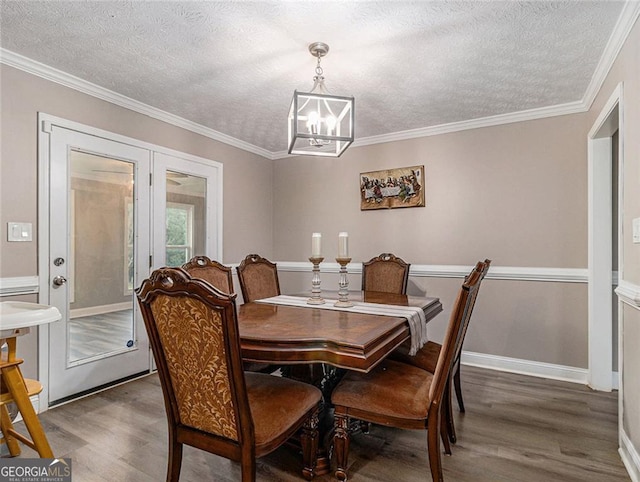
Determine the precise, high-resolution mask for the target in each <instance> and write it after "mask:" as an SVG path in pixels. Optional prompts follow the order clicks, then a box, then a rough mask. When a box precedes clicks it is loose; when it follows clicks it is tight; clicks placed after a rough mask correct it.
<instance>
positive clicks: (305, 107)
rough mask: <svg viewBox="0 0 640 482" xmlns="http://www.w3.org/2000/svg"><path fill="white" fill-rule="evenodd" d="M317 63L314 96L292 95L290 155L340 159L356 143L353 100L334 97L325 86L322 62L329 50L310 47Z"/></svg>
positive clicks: (327, 48)
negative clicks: (354, 137)
mask: <svg viewBox="0 0 640 482" xmlns="http://www.w3.org/2000/svg"><path fill="white" fill-rule="evenodd" d="M309 52H311V55H313V56H314V57H316V58H317V59H318V64H317V66H316V71H315V72H316V75H315V76H314V77H313V88H312V89H311V92H298V91H297V90H296V91H294V93H293V100H292V101H291V107H290V108H289V150H288V152H289V154H298V155H307V156H326V157H339V156H340V155H341V154H342V153H343V152H344V151H345V150H346V149H347V147H349V145H351V143H352V142H353V130H354V129H353V128H354V110H353V104H354V99H353V97H348V96H339V95H332V94H330V93H329V92H328V91H327V88H326V87H325V85H324V77H323V75H322V74H323V71H322V67H320V59H321V58H322V57H324V56H325V55H327V53H328V52H329V46H328V45H327V44H325V43H322V42H315V43H312V44H311V45H309Z"/></svg>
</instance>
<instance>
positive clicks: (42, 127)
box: [38, 112, 223, 412]
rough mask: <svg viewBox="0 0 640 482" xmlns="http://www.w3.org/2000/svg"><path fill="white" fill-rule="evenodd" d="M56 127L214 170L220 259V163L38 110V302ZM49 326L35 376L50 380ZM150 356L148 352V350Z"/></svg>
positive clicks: (43, 289)
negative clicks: (52, 131)
mask: <svg viewBox="0 0 640 482" xmlns="http://www.w3.org/2000/svg"><path fill="white" fill-rule="evenodd" d="M52 126H59V127H62V128H65V129H69V130H75V131H78V132H82V133H84V134H88V135H93V136H96V137H102V138H104V139H109V140H113V141H116V142H120V143H123V144H128V145H131V146H135V147H140V148H143V149H147V150H149V151H150V152H151V153H153V154H155V153H162V154H166V155H169V156H174V157H178V158H182V159H186V160H192V161H195V162H199V163H202V164H206V165H208V166H210V167H212V168H213V169H215V170H216V176H215V179H216V185H215V194H216V197H215V201H214V213H215V229H213V230H211V231H212V232H214V233H215V235H213V236H210V239H209V240H208V243H209V244H208V246H207V250H208V252H207V255H208V256H210V257H212V258H215V259H217V260H220V261H221V262H222V239H223V232H222V213H223V205H222V199H223V191H222V187H223V165H222V163H220V162H217V161H213V160H210V159H205V158H201V157H197V156H193V155H190V154H186V153H182V152H179V151H176V150H173V149H169V148H166V147H162V146H158V145H155V144H151V143H148V142H144V141H140V140H138V139H133V138H131V137H127V136H123V135H120V134H115V133H113V132H109V131H105V130H102V129H98V128H95V127H91V126H87V125H84V124H81V123H78V122H74V121H70V120H67V119H63V118H60V117H56V116H52V115H49V114H45V113H42V112H39V113H38V274H39V276H38V277H39V297H38V301H39V302H40V303H43V304H48V303H49V277H50V269H49V248H50V243H49V230H50V226H49V224H50V223H49V198H50V194H51V193H50V185H49V183H50V176H51V172H50V168H49V166H50V157H51V145H50V140H51V128H52ZM49 341H50V340H49V326H48V325H42V326H40V327H38V378H39V379H40V380H47V381H48V380H49ZM149 356H150V358H151V359H152V355H151V353H149ZM43 385H44V386H43V390H42V392H40V396H39V411H40V412H44V411H46V410H47V409H48V407H49V389H48V386H47V385H48V383H44V384H43Z"/></svg>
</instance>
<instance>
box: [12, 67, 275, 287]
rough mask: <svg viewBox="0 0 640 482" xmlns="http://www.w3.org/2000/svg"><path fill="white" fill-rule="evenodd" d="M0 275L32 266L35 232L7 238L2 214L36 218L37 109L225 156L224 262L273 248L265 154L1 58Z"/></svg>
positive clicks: (21, 272)
mask: <svg viewBox="0 0 640 482" xmlns="http://www.w3.org/2000/svg"><path fill="white" fill-rule="evenodd" d="M0 85H1V86H2V88H1V96H2V97H1V98H0V102H1V103H2V104H1V105H2V113H1V117H0V122H1V127H2V131H1V135H2V139H1V140H2V146H1V148H0V156H1V157H2V171H1V172H2V176H1V180H0V201H1V203H2V210H1V212H0V225H1V226H2V237H1V239H0V251H1V253H0V276H2V277H12V276H29V275H35V274H36V273H37V258H36V244H37V243H36V240H35V239H34V242H33V243H7V241H6V240H7V235H6V229H7V226H6V223H7V221H26V222H32V223H34V228H35V227H36V222H37V219H36V217H37V160H38V157H37V127H38V126H37V113H38V112H44V113H46V114H51V115H55V116H58V117H62V118H64V119H68V120H72V121H75V122H80V123H82V124H86V125H89V126H92V127H96V128H99V129H104V130H107V131H110V132H114V133H116V134H121V135H125V136H128V137H132V138H135V139H139V140H142V141H146V142H150V143H153V144H157V145H159V146H164V147H168V148H171V149H176V150H178V151H182V152H186V153H188V154H192V155H195V156H200V157H203V158H205V159H212V160H214V161H217V162H221V163H222V164H224V168H223V170H224V240H223V246H224V254H223V257H224V260H223V261H224V262H228V263H232V262H238V261H240V260H241V259H242V258H243V257H244V256H245V255H246V254H247V253H249V252H253V251H259V252H261V253H264V255H265V256H271V255H272V253H271V249H272V223H271V218H272V196H271V192H272V176H273V172H272V170H273V164H272V162H271V161H269V160H267V159H265V158H263V157H261V156H258V155H255V154H251V153H248V152H246V151H243V150H240V149H237V148H235V147H232V146H229V145H226V144H223V143H220V142H217V141H213V140H211V139H209V138H206V137H203V136H201V135H198V134H194V133H193V132H190V131H186V130H184V129H180V128H177V127H175V126H172V125H169V124H167V123H165V122H161V121H158V120H155V119H152V118H150V117H147V116H145V115H142V114H138V113H136V112H133V111H130V110H128V109H125V108H122V107H118V106H116V105H114V104H110V103H108V102H104V101H102V100H99V99H96V98H94V97H91V96H88V95H84V94H81V93H79V92H77V91H75V90H72V89H69V88H66V87H63V86H61V85H58V84H55V83H53V82H49V81H46V80H44V79H41V78H39V77H35V76H33V75H29V74H27V73H25V72H22V71H20V70H17V69H14V68H11V67H7V66H6V65H0Z"/></svg>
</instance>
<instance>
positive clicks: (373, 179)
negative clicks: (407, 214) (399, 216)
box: [360, 166, 425, 211]
mask: <svg viewBox="0 0 640 482" xmlns="http://www.w3.org/2000/svg"><path fill="white" fill-rule="evenodd" d="M424 205H425V203H424V166H413V167H400V168H395V169H384V170H382V171H370V172H362V173H360V210H361V211H369V210H372V209H395V208H415V207H423V206H424Z"/></svg>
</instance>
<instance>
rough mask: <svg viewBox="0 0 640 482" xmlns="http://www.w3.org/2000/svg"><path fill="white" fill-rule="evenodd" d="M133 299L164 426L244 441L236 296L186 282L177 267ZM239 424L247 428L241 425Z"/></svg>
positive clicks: (157, 275) (159, 273) (247, 431)
mask: <svg viewBox="0 0 640 482" xmlns="http://www.w3.org/2000/svg"><path fill="white" fill-rule="evenodd" d="M137 295H138V299H139V303H140V308H141V310H142V314H143V318H144V322H145V325H146V328H147V332H148V334H149V339H150V343H151V348H152V350H153V354H154V356H155V359H156V364H157V366H158V372H159V374H160V380H161V384H162V389H163V392H164V396H165V402H166V403H165V406H166V409H167V415H168V417H169V419H170V420H171V422H172V423H171V424H170V426H180V425H184V426H188V427H192V428H194V429H197V430H200V431H202V432H207V433H211V434H215V435H217V436H219V437H220V438H221V439H223V440H228V441H229V442H231V443H235V442H237V441H238V440H239V439H240V438H244V439H247V437H248V440H250V439H251V437H252V430H251V413H250V411H249V403H248V399H247V396H246V389H245V383H244V378H243V373H242V360H241V357H240V342H239V336H238V329H237V323H236V320H235V301H234V300H235V296H236V295H227V294H224V293H222V292H220V291H218V290H216V289H212V288H211V286H210V285H209V284H208V283H206V282H203V281H202V280H197V279H191V278H190V276H189V274H188V273H187V272H185V271H184V270H182V269H181V268H162V269H159V270H156V271H154V272H153V273H152V275H151V277H150V278H149V279H148V280H145V281H144V282H143V284H142V286H141V287H140V288H138V290H137ZM239 412H244V416H242V417H241V416H240V415H239ZM242 420H245V421H248V422H249V423H245V424H244V425H245V426H243V424H242V423H241V422H242Z"/></svg>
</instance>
